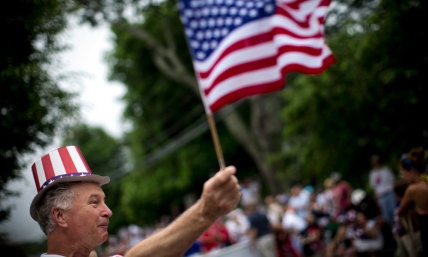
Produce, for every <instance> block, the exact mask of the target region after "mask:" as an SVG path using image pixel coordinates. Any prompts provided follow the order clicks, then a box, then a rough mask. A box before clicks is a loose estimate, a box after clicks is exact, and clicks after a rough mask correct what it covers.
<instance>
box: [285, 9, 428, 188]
mask: <svg viewBox="0 0 428 257" xmlns="http://www.w3.org/2000/svg"><path fill="white" fill-rule="evenodd" d="M425 11H426V9H424V8H423V4H422V1H381V2H380V3H379V4H378V5H376V6H374V7H373V9H371V10H370V12H367V10H366V11H365V12H364V13H363V14H364V15H361V16H355V18H353V16H352V15H349V16H348V18H346V19H342V20H339V21H340V23H336V24H335V25H334V28H332V31H333V33H331V34H329V36H328V38H329V45H330V47H331V48H332V49H333V52H334V54H335V55H336V57H337V59H338V62H337V63H336V64H335V65H333V67H331V68H329V69H328V70H327V71H326V72H325V73H324V74H323V75H322V76H319V77H308V76H299V77H297V76H296V77H295V79H294V80H293V83H290V85H289V86H288V88H287V89H286V90H284V92H283V93H284V97H285V99H286V100H287V105H286V106H285V108H284V109H283V111H282V116H283V117H284V119H285V120H286V121H287V124H288V125H287V127H285V129H284V134H285V140H286V142H288V146H289V147H288V151H287V152H285V153H283V154H284V155H285V156H286V162H287V166H288V167H289V168H288V170H289V171H303V173H302V174H304V177H306V178H307V179H308V178H309V177H313V176H314V174H315V175H316V176H318V178H319V179H320V178H322V177H326V176H328V175H329V174H330V173H331V172H334V171H338V172H341V173H343V174H345V175H346V177H347V178H348V179H350V180H351V181H354V183H355V184H356V185H364V182H365V180H366V179H367V173H366V172H367V171H368V170H369V158H370V155H372V154H374V153H378V154H381V155H382V156H383V157H384V158H385V160H386V161H387V162H388V164H389V165H390V166H392V167H393V168H395V167H396V164H397V160H398V158H399V156H400V154H401V153H403V152H405V151H406V150H408V149H409V147H411V146H412V145H413V146H414V145H425V146H427V139H428V138H427V134H428V121H427V119H426V118H425V116H426V115H425V114H426V111H427V110H428V103H427V101H426V98H427V96H428V89H427V87H426V85H427V82H428V81H427V77H426V74H425V73H426V71H427V68H428V67H427V62H428V58H427V57H428V56H427V51H426V46H425V42H424V41H425V40H424V38H426V37H427V33H426V30H424V29H420V26H418V24H419V25H422V24H426V18H425V17H426V15H425ZM355 174H358V176H355ZM318 182H320V181H319V180H318Z"/></svg>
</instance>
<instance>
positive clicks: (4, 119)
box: [0, 0, 73, 221]
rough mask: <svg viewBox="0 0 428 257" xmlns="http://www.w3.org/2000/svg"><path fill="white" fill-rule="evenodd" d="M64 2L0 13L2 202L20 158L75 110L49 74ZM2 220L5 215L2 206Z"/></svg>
mask: <svg viewBox="0 0 428 257" xmlns="http://www.w3.org/2000/svg"><path fill="white" fill-rule="evenodd" d="M66 6H67V1H61V0H51V1H23V0H17V1H11V2H10V3H8V4H7V5H4V6H3V7H2V8H1V10H0V21H1V22H0V24H1V25H0V26H1V28H2V31H3V35H4V37H3V40H1V43H0V49H1V50H0V124H1V126H0V141H1V146H0V163H1V164H2V172H1V175H0V197H4V196H6V195H8V194H10V193H11V192H8V191H6V190H5V184H6V183H7V182H8V181H9V180H10V179H14V178H17V177H19V170H20V168H21V165H22V164H21V163H20V157H21V156H22V155H23V154H25V153H29V152H32V151H33V150H35V148H37V147H42V146H45V145H47V144H48V143H49V142H51V139H52V135H53V134H54V132H55V131H56V129H57V128H58V127H59V126H60V125H61V124H62V122H63V121H64V120H65V118H66V117H67V115H69V114H70V112H71V110H72V109H73V106H72V104H70V102H69V99H70V97H71V96H70V94H68V93H66V92H64V91H63V90H61V89H60V88H59V87H58V84H57V82H58V78H57V77H54V76H53V74H52V73H51V72H48V70H47V69H48V67H49V64H50V63H51V61H52V57H53V56H54V54H55V53H58V51H60V49H61V47H60V46H59V44H58V42H57V40H56V35H58V34H59V33H60V32H61V31H63V29H64V28H65V26H66V20H65V10H66ZM0 208H1V210H0V221H1V220H3V219H5V218H6V216H7V214H8V210H7V208H5V207H4V206H0Z"/></svg>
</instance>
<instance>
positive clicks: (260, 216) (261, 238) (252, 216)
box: [244, 203, 277, 257]
mask: <svg viewBox="0 0 428 257" xmlns="http://www.w3.org/2000/svg"><path fill="white" fill-rule="evenodd" d="M244 209H245V214H246V215H247V217H248V221H249V223H250V230H249V236H250V244H251V245H252V247H253V248H254V247H255V249H256V250H257V251H258V252H259V253H260V255H261V256H262V257H276V256H277V249H276V241H275V237H274V235H273V233H272V228H271V226H270V223H269V220H268V218H267V217H266V215H265V214H264V213H262V212H261V211H259V210H258V209H257V204H256V203H247V204H246V205H245V206H244Z"/></svg>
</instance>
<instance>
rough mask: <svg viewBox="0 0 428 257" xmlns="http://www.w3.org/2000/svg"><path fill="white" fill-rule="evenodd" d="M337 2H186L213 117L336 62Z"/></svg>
mask: <svg viewBox="0 0 428 257" xmlns="http://www.w3.org/2000/svg"><path fill="white" fill-rule="evenodd" d="M330 2H331V0H277V1H275V0H246V1H244V0H180V1H179V3H178V8H179V11H180V16H181V20H182V22H183V25H184V28H185V34H186V38H187V41H188V44H189V48H190V50H191V53H192V57H193V66H194V69H195V72H196V74H197V79H198V83H199V87H200V91H201V95H202V99H203V102H204V104H205V107H206V109H207V112H215V111H217V110H219V109H220V108H222V107H223V106H225V105H227V104H229V103H232V102H234V101H237V100H239V99H241V98H244V97H247V96H251V95H255V94H262V93H268V92H272V91H275V90H278V89H281V88H283V87H284V85H285V75H286V74H287V73H288V72H292V71H297V72H302V73H305V74H319V73H321V72H322V71H323V70H325V69H326V68H327V67H329V66H330V65H331V64H333V63H334V62H335V60H336V59H335V57H334V56H333V54H332V52H331V50H330V49H329V48H328V46H327V45H326V42H325V39H324V34H323V31H324V19H325V16H326V14H327V12H328V8H329V5H330Z"/></svg>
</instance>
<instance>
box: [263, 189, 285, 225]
mask: <svg viewBox="0 0 428 257" xmlns="http://www.w3.org/2000/svg"><path fill="white" fill-rule="evenodd" d="M265 207H266V216H267V218H268V219H269V222H270V224H272V226H277V225H278V226H281V220H282V216H283V215H284V209H282V206H281V205H280V204H279V203H278V202H276V201H275V198H274V197H273V196H271V195H268V196H266V197H265Z"/></svg>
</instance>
